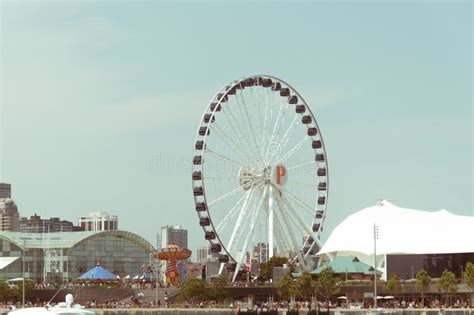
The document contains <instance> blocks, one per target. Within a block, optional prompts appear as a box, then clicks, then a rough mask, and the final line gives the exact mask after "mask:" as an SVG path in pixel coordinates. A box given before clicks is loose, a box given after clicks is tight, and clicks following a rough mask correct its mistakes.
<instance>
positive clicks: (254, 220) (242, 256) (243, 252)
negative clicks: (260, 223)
mask: <svg viewBox="0 0 474 315" xmlns="http://www.w3.org/2000/svg"><path fill="white" fill-rule="evenodd" d="M267 191H268V186H265V187H264V188H263V191H262V194H261V197H260V201H259V204H258V206H257V207H256V209H255V211H254V212H253V216H252V219H253V220H251V222H250V229H249V231H248V232H247V235H246V237H245V241H244V244H243V246H242V251H241V253H240V258H239V261H238V262H237V267H236V269H235V270H236V272H235V273H234V276H233V278H232V282H234V281H235V278H236V277H237V274H238V270H240V267H241V266H242V262H243V258H244V257H245V255H246V253H247V247H248V242H249V240H250V238H251V237H252V234H253V233H254V230H255V223H256V222H257V220H256V218H258V213H259V210H260V209H261V208H262V203H263V200H264V199H265V198H263V196H265V193H266V192H267Z"/></svg>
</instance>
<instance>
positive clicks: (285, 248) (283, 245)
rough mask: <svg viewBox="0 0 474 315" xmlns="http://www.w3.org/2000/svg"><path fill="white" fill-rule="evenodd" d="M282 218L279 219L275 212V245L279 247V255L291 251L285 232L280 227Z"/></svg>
mask: <svg viewBox="0 0 474 315" xmlns="http://www.w3.org/2000/svg"><path fill="white" fill-rule="evenodd" d="M281 220H282V218H280V215H279V214H278V213H277V212H275V221H274V222H275V231H276V235H277V236H278V237H277V244H278V245H279V246H280V251H281V254H283V253H285V252H289V251H290V250H291V245H290V243H289V242H288V238H287V237H286V236H285V232H284V229H283V226H282V225H281V223H280V221H281Z"/></svg>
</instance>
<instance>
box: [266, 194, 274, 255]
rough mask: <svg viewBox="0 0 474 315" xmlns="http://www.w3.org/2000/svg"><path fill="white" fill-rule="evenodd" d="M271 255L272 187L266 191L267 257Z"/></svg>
mask: <svg viewBox="0 0 474 315" xmlns="http://www.w3.org/2000/svg"><path fill="white" fill-rule="evenodd" d="M272 257H273V189H272V188H271V187H270V189H269V191H268V257H267V260H270V258H272Z"/></svg>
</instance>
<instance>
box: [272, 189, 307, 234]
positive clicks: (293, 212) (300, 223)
mask: <svg viewBox="0 0 474 315" xmlns="http://www.w3.org/2000/svg"><path fill="white" fill-rule="evenodd" d="M277 200H279V201H280V202H281V205H282V206H286V208H287V209H288V210H289V211H288V214H289V217H290V218H294V219H295V220H296V221H294V220H293V223H295V225H296V226H297V227H298V230H299V231H301V229H302V230H303V231H304V232H305V233H306V234H309V235H311V234H312V232H311V231H310V230H309V228H308V226H307V224H305V222H304V220H303V219H302V218H301V217H300V216H299V214H298V211H296V210H295V208H294V207H293V206H292V205H291V204H290V203H289V202H288V200H285V199H283V198H281V197H277Z"/></svg>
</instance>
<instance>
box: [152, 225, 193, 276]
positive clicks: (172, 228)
mask: <svg viewBox="0 0 474 315" xmlns="http://www.w3.org/2000/svg"><path fill="white" fill-rule="evenodd" d="M170 244H174V245H178V246H179V247H181V248H188V230H186V229H183V228H182V227H181V226H180V225H165V226H162V227H161V231H160V233H159V235H158V247H159V248H164V247H166V246H168V245H170ZM159 248H158V250H159ZM186 265H187V262H186V261H181V262H178V266H177V267H178V268H177V271H178V274H179V281H180V282H184V281H186ZM167 267H168V266H167V263H165V264H163V265H162V269H161V272H162V274H163V275H165V273H166V268H167Z"/></svg>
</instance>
